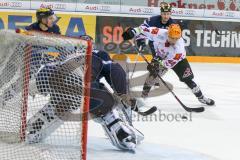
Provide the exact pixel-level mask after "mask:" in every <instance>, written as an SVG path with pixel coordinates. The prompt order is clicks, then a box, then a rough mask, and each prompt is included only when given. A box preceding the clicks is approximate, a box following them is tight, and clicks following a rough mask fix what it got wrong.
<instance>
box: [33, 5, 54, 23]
mask: <svg viewBox="0 0 240 160" xmlns="http://www.w3.org/2000/svg"><path fill="white" fill-rule="evenodd" d="M51 15H54V12H53V10H52V9H51V8H40V9H38V10H37V12H36V17H37V21H38V22H39V21H41V20H42V19H43V18H47V17H49V16H51Z"/></svg>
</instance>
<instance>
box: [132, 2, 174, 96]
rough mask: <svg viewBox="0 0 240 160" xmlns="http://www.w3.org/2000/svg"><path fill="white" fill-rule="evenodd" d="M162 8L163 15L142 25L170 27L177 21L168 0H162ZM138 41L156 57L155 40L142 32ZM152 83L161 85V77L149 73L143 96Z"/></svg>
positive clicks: (139, 44)
mask: <svg viewBox="0 0 240 160" xmlns="http://www.w3.org/2000/svg"><path fill="white" fill-rule="evenodd" d="M160 10H161V15H157V16H153V17H150V18H148V19H147V20H145V21H144V23H143V24H142V26H146V27H157V28H162V29H168V26H169V25H171V24H173V23H175V20H173V19H172V18H171V15H172V13H171V11H172V7H171V5H170V4H168V3H166V2H162V3H161V4H160ZM136 42H137V46H138V49H139V51H143V50H144V49H145V47H146V45H148V46H149V48H150V50H151V53H152V56H153V57H154V56H155V55H156V52H155V49H154V45H153V41H151V40H149V39H148V38H147V37H146V36H145V35H144V34H140V35H138V36H136ZM165 73H166V70H165V72H162V75H161V76H163V75H164V74H165ZM152 83H153V84H154V85H155V86H159V85H160V84H159V79H158V78H157V77H153V75H151V73H149V74H148V76H147V78H146V80H145V83H144V85H143V91H142V97H143V98H146V97H147V96H148V93H149V92H150V90H151V87H152Z"/></svg>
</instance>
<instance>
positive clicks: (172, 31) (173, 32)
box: [168, 24, 182, 39]
mask: <svg viewBox="0 0 240 160" xmlns="http://www.w3.org/2000/svg"><path fill="white" fill-rule="evenodd" d="M168 37H170V38H177V39H179V38H181V37H182V30H181V27H180V25H179V24H171V25H170V26H169V27H168Z"/></svg>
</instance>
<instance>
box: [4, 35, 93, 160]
mask: <svg viewBox="0 0 240 160" xmlns="http://www.w3.org/2000/svg"><path fill="white" fill-rule="evenodd" d="M0 42H1V43H0V73H1V74H0V159H1V160H12V159H14V160H32V159H36V160H38V159H41V160H45V159H47V160H63V159H64V160H70V159H71V160H75V159H76V160H77V159H84V156H85V153H86V152H85V148H86V144H85V143H86V133H87V131H86V129H87V126H86V124H87V122H86V121H83V118H86V115H85V114H81V113H84V112H85V111H87V109H88V100H89V99H88V98H86V96H84V95H86V94H87V92H88V90H87V88H88V87H85V86H86V85H87V84H88V80H89V73H90V71H89V68H90V67H86V66H87V63H88V61H89V62H90V59H89V55H90V53H91V47H90V45H91V44H90V42H88V41H85V40H80V39H74V38H68V37H63V36H55V35H52V34H47V35H46V34H41V33H37V32H25V33H22V34H17V33H15V32H13V31H8V30H1V31H0ZM86 55H88V56H86ZM87 77H88V78H87Z"/></svg>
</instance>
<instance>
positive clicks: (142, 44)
mask: <svg viewBox="0 0 240 160" xmlns="http://www.w3.org/2000/svg"><path fill="white" fill-rule="evenodd" d="M136 41H137V46H138V49H139V51H144V49H145V47H146V40H145V39H138V40H136Z"/></svg>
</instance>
